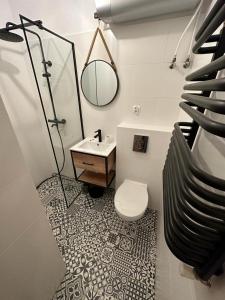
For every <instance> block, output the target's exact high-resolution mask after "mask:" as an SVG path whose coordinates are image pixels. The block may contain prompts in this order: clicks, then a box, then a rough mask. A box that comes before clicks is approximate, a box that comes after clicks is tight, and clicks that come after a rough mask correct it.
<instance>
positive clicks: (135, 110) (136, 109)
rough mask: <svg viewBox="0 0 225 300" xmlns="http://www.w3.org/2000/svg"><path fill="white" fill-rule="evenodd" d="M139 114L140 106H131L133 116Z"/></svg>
mask: <svg viewBox="0 0 225 300" xmlns="http://www.w3.org/2000/svg"><path fill="white" fill-rule="evenodd" d="M140 112H141V106H140V105H133V113H134V114H135V115H139V114H140Z"/></svg>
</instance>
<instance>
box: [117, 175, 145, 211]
mask: <svg viewBox="0 0 225 300" xmlns="http://www.w3.org/2000/svg"><path fill="white" fill-rule="evenodd" d="M147 206H148V192H147V184H144V183H140V182H137V181H132V180H127V179H126V180H125V181H124V182H123V183H122V184H121V186H120V187H119V188H118V190H117V192H116V194H115V207H116V209H117V210H118V211H119V212H120V213H121V214H123V215H124V216H127V217H135V216H138V215H140V214H142V213H143V212H144V211H145V210H146V208H147Z"/></svg>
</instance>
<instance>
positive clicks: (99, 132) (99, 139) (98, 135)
mask: <svg viewBox="0 0 225 300" xmlns="http://www.w3.org/2000/svg"><path fill="white" fill-rule="evenodd" d="M96 132H97V134H96V135H95V136H94V138H96V137H98V141H99V143H101V142H102V131H101V129H98V130H96V131H95V133H96Z"/></svg>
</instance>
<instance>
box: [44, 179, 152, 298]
mask: <svg viewBox="0 0 225 300" xmlns="http://www.w3.org/2000/svg"><path fill="white" fill-rule="evenodd" d="M63 185H64V189H65V191H66V193H67V195H69V197H70V200H69V201H70V203H72V205H71V206H70V207H69V209H67V207H66V203H65V200H64V197H63V193H62V191H61V186H60V182H59V180H58V178H57V177H56V176H55V177H53V178H50V179H49V180H47V181H45V182H44V183H43V184H42V185H41V186H40V187H39V188H38V192H39V194H40V198H41V201H42V203H43V205H44V206H45V208H46V214H47V217H48V220H49V223H50V224H51V227H52V231H53V235H54V236H55V239H56V241H57V243H58V247H59V249H60V251H61V253H62V256H63V259H64V261H65V264H66V267H67V270H68V272H67V273H66V275H65V278H64V280H63V281H62V283H61V285H60V286H59V288H58V290H57V292H56V294H55V296H54V298H53V300H117V299H118V300H137V299H138V300H142V299H146V300H154V298H155V263H156V228H157V212H156V211H154V210H147V211H146V213H145V215H144V216H143V218H141V219H140V220H138V221H136V222H126V221H124V220H122V219H120V218H119V216H118V215H117V214H116V212H115V210H114V202H113V198H114V194H115V191H114V190H113V189H108V190H106V192H105V194H104V195H103V196H102V197H100V198H98V199H93V198H91V197H90V196H89V194H87V191H86V190H85V189H83V188H82V185H81V183H79V182H76V181H75V180H74V179H71V178H68V177H63ZM67 201H68V199H67Z"/></svg>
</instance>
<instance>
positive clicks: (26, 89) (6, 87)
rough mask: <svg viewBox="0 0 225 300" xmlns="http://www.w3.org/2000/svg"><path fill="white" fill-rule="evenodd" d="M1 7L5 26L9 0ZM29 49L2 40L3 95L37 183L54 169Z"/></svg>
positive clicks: (0, 89) (0, 78)
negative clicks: (28, 53) (29, 58)
mask: <svg viewBox="0 0 225 300" xmlns="http://www.w3.org/2000/svg"><path fill="white" fill-rule="evenodd" d="M0 11H1V26H2V27H4V26H5V22H6V21H10V20H11V21H13V18H12V14H11V12H10V6H9V5H8V2H7V1H1V3H0ZM18 33H20V34H22V32H18ZM25 49H26V48H25V44H17V43H9V42H6V41H3V40H1V41H0V95H2V96H3V99H4V102H5V106H6V109H7V111H8V114H9V116H10V120H11V122H12V124H13V128H14V130H15V132H16V135H17V138H18V141H19V144H20V147H21V149H22V152H23V154H24V157H25V161H26V164H27V166H28V168H29V170H30V172H31V174H32V178H33V180H34V183H35V184H36V185H37V184H38V183H40V182H41V181H42V180H43V179H45V178H46V177H48V176H50V175H51V173H52V166H51V153H50V152H49V141H48V140H47V139H46V137H47V132H46V129H45V128H44V127H43V126H42V125H41V124H44V120H43V119H40V118H39V116H41V117H42V114H41V113H39V112H40V110H41V108H40V100H39V97H38V94H37V89H36V87H35V85H34V79H33V75H32V74H30V73H29V71H31V65H30V64H29V65H28V66H29V68H30V69H27V65H26V60H25V55H26V56H27V52H26V51H25ZM27 58H28V56H27ZM42 118H43V117H42ZM46 141H47V142H46Z"/></svg>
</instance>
